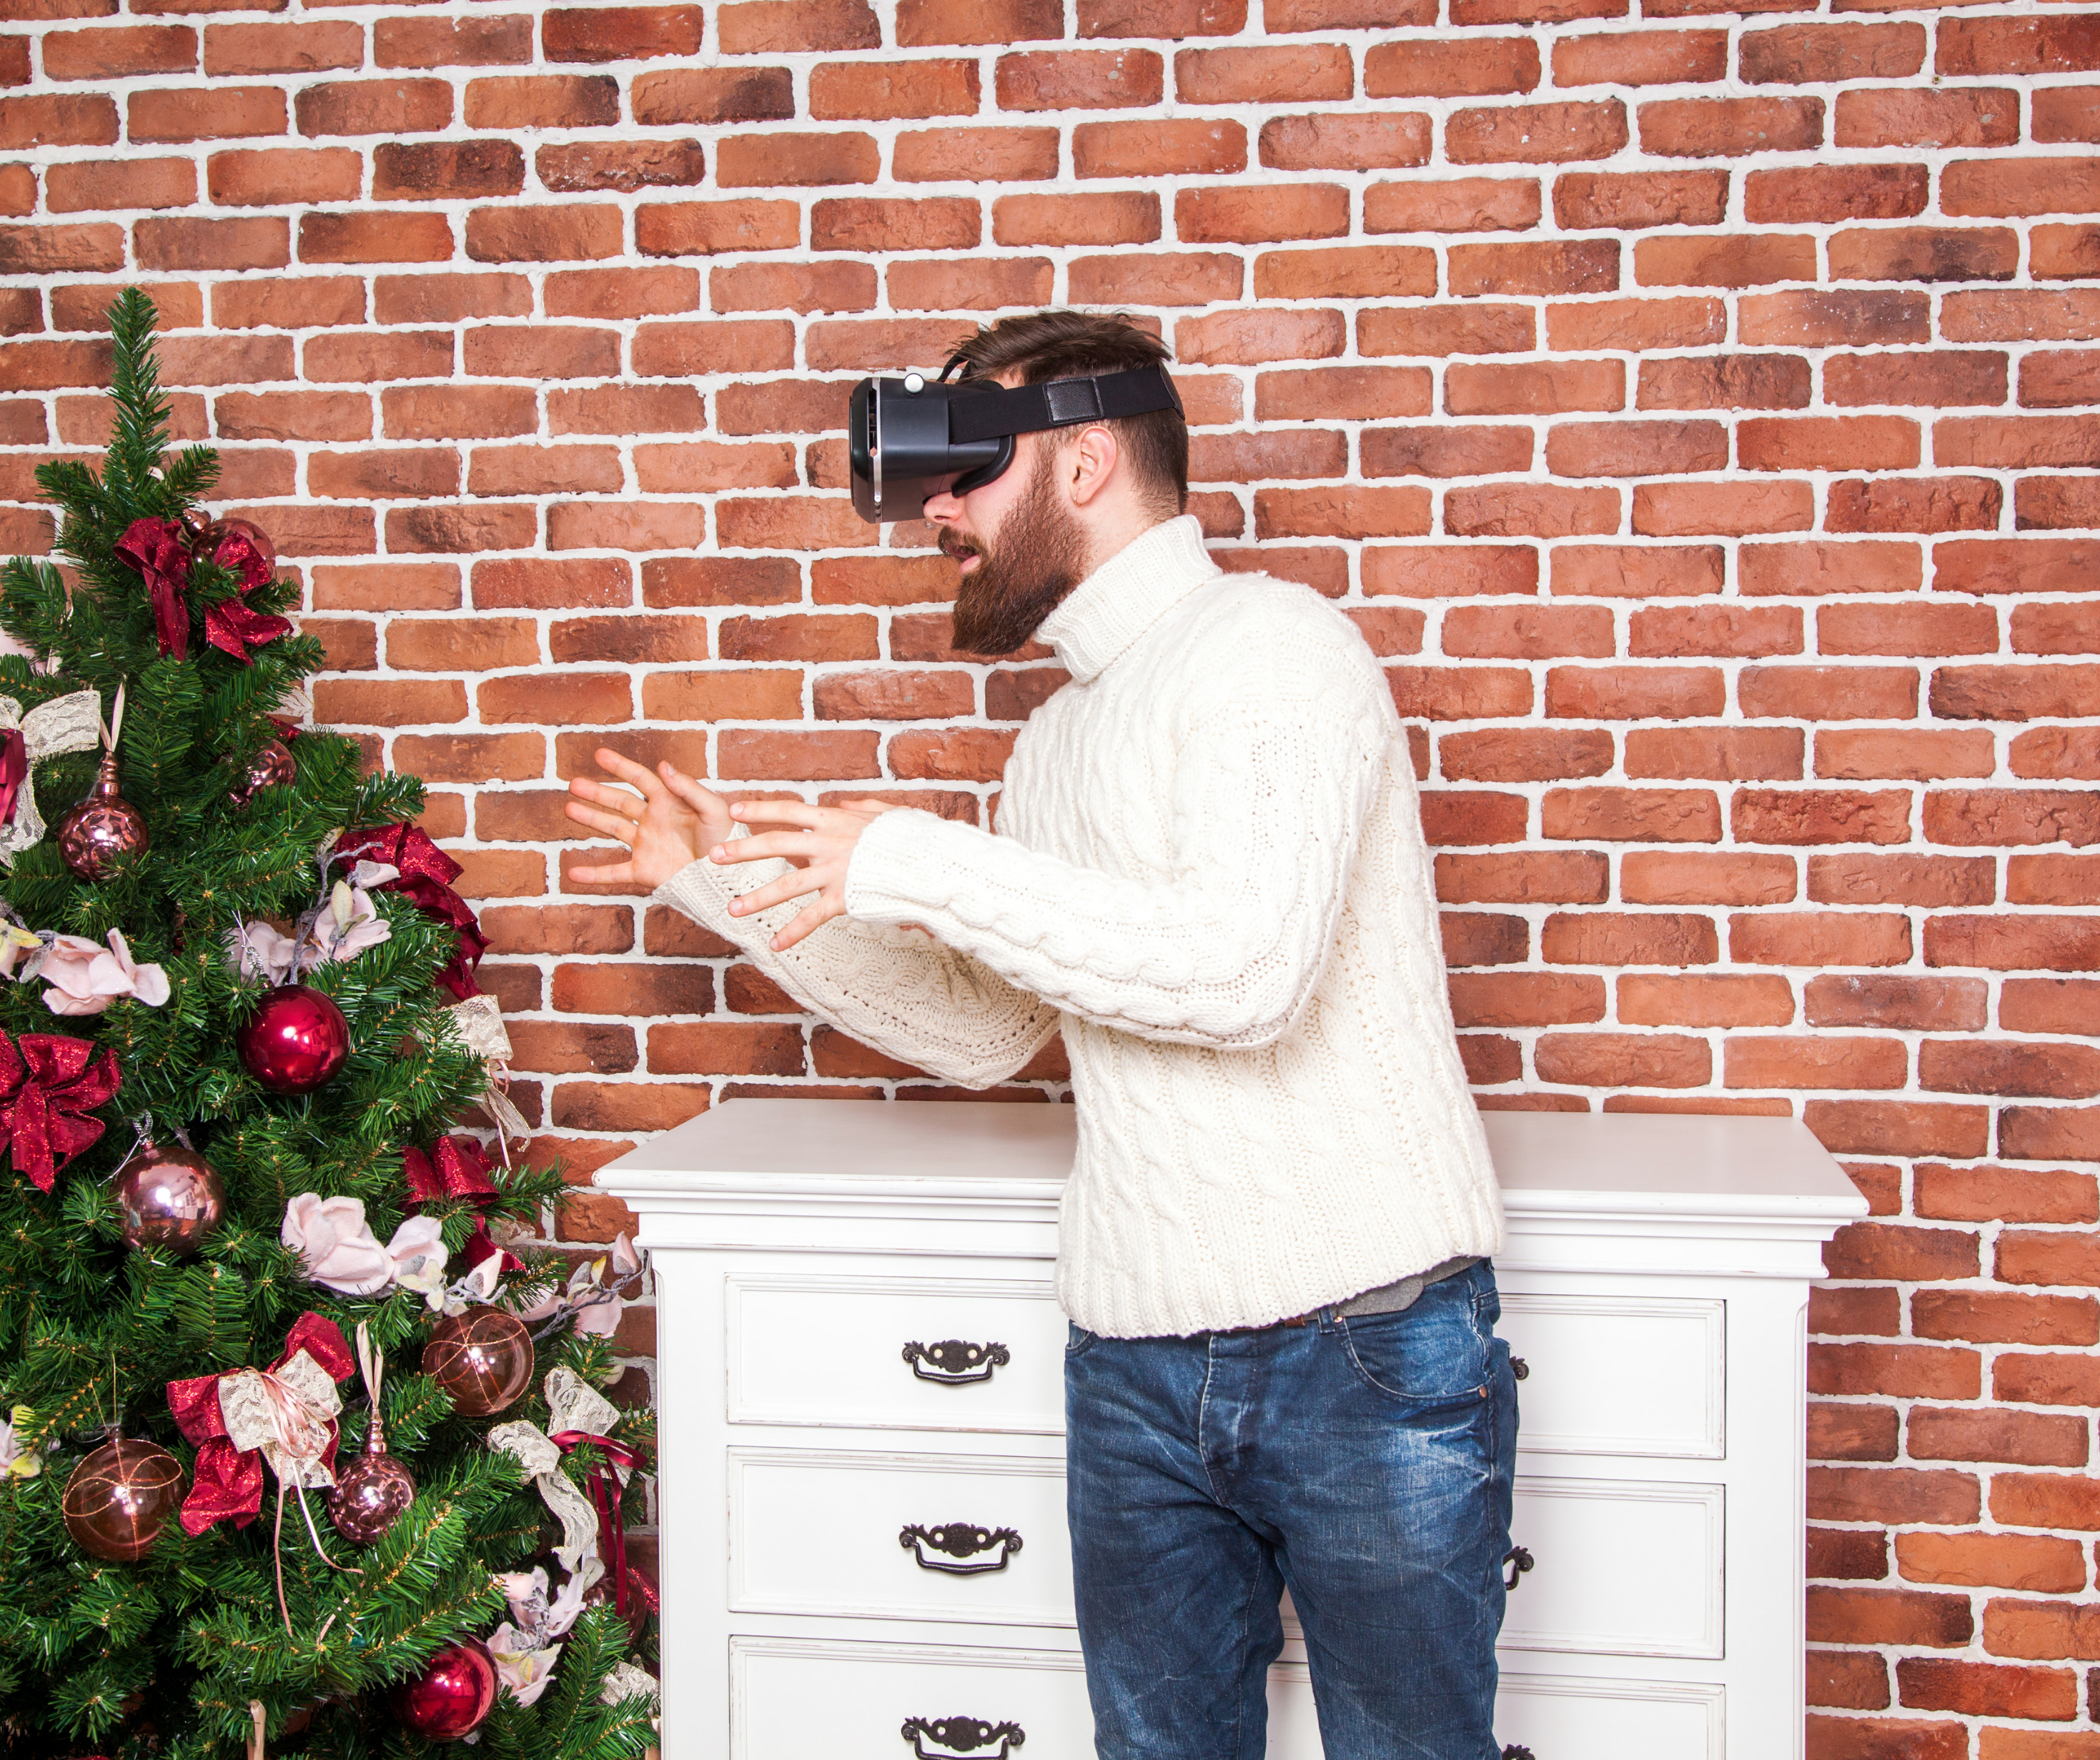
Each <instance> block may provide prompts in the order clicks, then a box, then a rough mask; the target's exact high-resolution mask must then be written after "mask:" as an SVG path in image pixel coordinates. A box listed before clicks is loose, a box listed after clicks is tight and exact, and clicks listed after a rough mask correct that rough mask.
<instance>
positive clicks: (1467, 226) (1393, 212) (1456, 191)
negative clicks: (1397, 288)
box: [1364, 178, 1566, 293]
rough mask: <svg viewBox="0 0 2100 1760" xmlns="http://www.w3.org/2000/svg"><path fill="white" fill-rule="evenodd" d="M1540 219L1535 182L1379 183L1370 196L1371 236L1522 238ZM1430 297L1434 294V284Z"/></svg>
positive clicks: (1366, 204)
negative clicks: (1520, 234) (1515, 235)
mask: <svg viewBox="0 0 2100 1760" xmlns="http://www.w3.org/2000/svg"><path fill="white" fill-rule="evenodd" d="M1563 181H1564V182H1565V181H1566V180H1565V179H1563ZM1539 213H1540V204H1539V188H1538V185H1537V183H1535V182H1533V181H1532V180H1530V179H1529V178H1437V179H1435V180H1432V181H1423V182H1419V183H1374V184H1372V185H1371V186H1370V188H1369V189H1368V190H1366V191H1365V192H1364V230H1365V231H1366V232H1520V231H1525V230H1526V229H1528V228H1529V227H1533V226H1536V225H1537V223H1538V217H1539ZM1424 291H1425V292H1428V293H1434V292H1435V291H1436V288H1435V286H1434V284H1433V283H1432V285H1431V286H1430V287H1429V288H1427V289H1425V290H1424Z"/></svg>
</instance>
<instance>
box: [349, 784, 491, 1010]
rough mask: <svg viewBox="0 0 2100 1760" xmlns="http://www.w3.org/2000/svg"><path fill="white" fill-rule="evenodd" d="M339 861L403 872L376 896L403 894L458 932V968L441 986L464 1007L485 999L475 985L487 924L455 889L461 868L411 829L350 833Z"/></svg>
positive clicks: (453, 966)
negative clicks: (472, 999) (474, 998)
mask: <svg viewBox="0 0 2100 1760" xmlns="http://www.w3.org/2000/svg"><path fill="white" fill-rule="evenodd" d="M335 858H336V860H339V861H351V862H355V861H357V860H365V861H373V862H383V863H385V864H386V865H387V866H389V867H392V868H398V869H400V871H401V877H400V878H399V879H398V880H386V881H382V882H380V884H379V885H378V886H377V887H375V888H373V890H374V891H380V892H398V893H399V894H400V895H402V896H403V897H404V898H405V899H408V900H411V901H412V903H413V904H415V905H416V906H417V909H420V910H421V911H422V912H423V913H425V914H426V915H427V916H430V917H435V918H436V919H437V920H438V921H439V922H441V923H444V924H446V925H448V926H450V927H451V928H452V929H455V930H457V931H458V932H459V947H458V949H457V951H456V952H455V953H453V955H452V962H451V963H450V964H449V965H448V966H446V967H445V969H444V970H443V971H441V972H439V974H438V982H439V983H441V984H443V986H444V987H445V988H447V989H448V990H449V991H451V992H452V994H453V995H454V996H456V997H458V998H459V999H460V1001H462V1002H464V1001H466V999H467V998H468V997H472V996H479V995H480V994H481V986H480V985H479V983H476V982H475V981H474V967H475V966H479V964H480V963H481V957H482V955H483V954H484V953H487V951H488V937H487V935H483V933H482V932H481V924H480V923H479V921H477V920H476V918H475V917H474V913H473V911H472V910H470V909H469V908H468V906H467V902H466V900H465V899H463V898H461V896H460V895H459V894H458V893H457V892H455V891H452V882H453V881H455V880H457V878H459V877H460V874H461V872H462V871H463V870H462V869H461V867H460V865H459V864H458V863H457V862H456V861H454V860H452V857H451V856H448V855H447V854H445V852H444V851H443V850H441V849H439V847H438V846H437V845H436V844H435V843H432V842H431V841H430V839H429V838H427V837H426V836H424V834H422V833H421V832H420V831H418V830H417V829H416V828H415V827H414V826H413V825H376V826H369V827H367V828H365V829H360V830H356V831H346V832H344V833H343V834H342V837H341V838H339V839H338V840H337V843H336V847H335Z"/></svg>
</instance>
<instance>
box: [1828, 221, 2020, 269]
mask: <svg viewBox="0 0 2100 1760" xmlns="http://www.w3.org/2000/svg"><path fill="white" fill-rule="evenodd" d="M2019 260H2020V248H2019V237H2018V234H2016V233H2015V232H2014V231H2012V230H2011V228H2010V227H1875V228H1872V229H1861V230H1859V231H1843V232H1838V233H1836V234H1833V235H1832V237H1831V240H1830V273H1831V274H1832V275H1833V276H1835V277H1838V278H1840V279H1844V280H1847V281H2007V280H2010V279H2012V277H2013V275H2014V272H2015V271H2017V270H2018V267H2019Z"/></svg>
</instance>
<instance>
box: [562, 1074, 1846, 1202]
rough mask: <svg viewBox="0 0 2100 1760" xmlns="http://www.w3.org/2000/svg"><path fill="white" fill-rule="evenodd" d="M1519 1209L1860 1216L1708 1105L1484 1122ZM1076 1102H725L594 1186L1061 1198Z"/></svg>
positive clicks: (1805, 1144) (1814, 1149) (1777, 1127)
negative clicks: (1678, 1110) (1695, 1110)
mask: <svg viewBox="0 0 2100 1760" xmlns="http://www.w3.org/2000/svg"><path fill="white" fill-rule="evenodd" d="M1484 1117H1485V1121H1486V1124H1487V1131H1488V1143H1489V1148H1490V1150H1491V1151H1492V1152H1493V1157H1494V1164H1495V1172H1496V1174H1497V1176H1498V1178H1499V1179H1500V1180H1501V1182H1502V1196H1503V1202H1504V1203H1505V1204H1506V1206H1507V1208H1508V1209H1509V1211H1510V1212H1511V1216H1512V1217H1517V1216H1521V1215H1524V1214H1527V1213H1529V1214H1535V1215H1543V1214H1565V1213H1567V1212H1570V1211H1582V1212H1590V1213H1593V1214H1599V1215H1608V1214H1621V1215H1623V1214H1630V1213H1650V1214H1652V1213H1654V1212H1658V1211H1660V1212H1676V1213H1679V1214H1687V1213H1691V1214H1696V1213H1712V1214H1732V1215H1738V1216H1740V1215H1745V1214H1749V1213H1759V1214H1766V1215H1786V1216H1791V1217H1802V1218H1811V1217H1813V1218H1821V1219H1827V1220H1829V1221H1832V1222H1837V1221H1848V1220H1850V1219H1851V1218H1852V1217H1857V1216H1861V1215H1864V1213H1865V1211H1866V1205H1865V1203H1864V1200H1863V1199H1861V1198H1860V1195H1859V1192H1858V1190H1857V1189H1856V1188H1855V1186H1853V1184H1852V1182H1851V1180H1850V1179H1849V1178H1847V1177H1846V1174H1845V1172H1844V1170H1843V1169H1842V1168H1840V1167H1839V1166H1838V1164H1837V1163H1836V1162H1835V1161H1833V1160H1832V1159H1831V1158H1830V1156H1829V1154H1828V1152H1827V1151H1824V1148H1823V1146H1822V1145H1821V1144H1820V1143H1819V1142H1816V1140H1815V1137H1814V1136H1813V1135H1812V1134H1811V1133H1810V1131H1809V1129H1808V1128H1807V1126H1806V1125H1805V1124H1802V1122H1801V1121H1800V1120H1798V1119H1785V1118H1742V1117H1724V1116H1717V1115H1706V1114H1649V1113H1629V1112H1489V1113H1486V1114H1485V1115H1484ZM1073 1146H1074V1115H1073V1111H1072V1109H1071V1108H1070V1107H1065V1106H1031V1105H1026V1104H1021V1103H1008V1102H990V1101H968V1100H964V1101H924V1102H893V1101H879V1100H786V1099H783V1100H728V1101H724V1102H722V1103H721V1105H719V1106H717V1107H715V1108H714V1109H713V1110H712V1111H708V1112H704V1113H702V1114H701V1115H700V1116H699V1117H698V1118H696V1119H693V1120H689V1121H688V1122H687V1123H686V1124H682V1125H680V1126H678V1127H677V1129H675V1130H669V1131H666V1132H664V1133H662V1134H661V1135H660V1136H658V1137H655V1138H653V1139H652V1140H651V1141H650V1142H647V1143H645V1144H644V1145H643V1146H642V1147H641V1148H639V1149H637V1150H635V1151H633V1153H632V1154H629V1155H623V1156H622V1157H621V1158H620V1159H619V1160H617V1161H614V1162H611V1163H609V1164H607V1166H605V1167H604V1168H601V1169H600V1170H599V1172H598V1177H597V1181H596V1183H597V1185H598V1186H599V1187H601V1188H602V1189H603V1190H609V1191H613V1192H616V1193H618V1194H619V1195H620V1196H621V1197H623V1198H625V1199H627V1200H628V1201H629V1203H632V1204H633V1205H634V1207H635V1208H637V1209H640V1210H643V1211H646V1210H648V1209H650V1208H652V1200H654V1201H655V1203H660V1204H663V1203H668V1205H669V1206H670V1207H672V1208H688V1207H690V1206H691V1205H692V1204H693V1203H695V1201H696V1200H697V1201H699V1202H702V1203H704V1201H705V1200H706V1199H707V1198H708V1195H725V1196H726V1195H730V1194H735V1193H747V1194H757V1193H763V1194H765V1195H768V1196H770V1197H774V1198H800V1199H811V1200H822V1199H825V1198H827V1197H837V1198H845V1197H856V1198H860V1199H877V1198H893V1199H907V1200H908V1199H927V1198H932V1197H934V1196H937V1195H942V1196H950V1197H955V1198H963V1197H968V1198H970V1199H978V1200H984V1199H990V1200H992V1201H994V1202H998V1201H1000V1200H1004V1201H1006V1202H1008V1203H1030V1202H1034V1203H1043V1202H1046V1201H1054V1199H1056V1197H1057V1193H1058V1191H1059V1190H1060V1189H1061V1187H1062V1186H1063V1185H1064V1182H1065V1176H1066V1174H1067V1173H1069V1172H1070V1168H1071V1164H1072V1153H1073Z"/></svg>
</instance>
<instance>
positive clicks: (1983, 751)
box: [1815, 728, 1997, 904]
mask: <svg viewBox="0 0 2100 1760" xmlns="http://www.w3.org/2000/svg"><path fill="white" fill-rule="evenodd" d="M1996 768H1997V754H1996V742H1995V741H1993V740H1992V737H1991V736H1990V735H1989V734H1988V733H1983V732H1980V731H1979V732H1975V733H1967V732H1935V733H1921V732H1917V731H1914V730H1912V729H1908V728H1862V729H1859V730H1856V731H1854V730H1846V731H1845V732H1842V733H1838V732H1830V731H1825V732H1823V733H1818V734H1817V735H1816V736H1815V773H1816V775H1818V776H1819V777H1835V778H1837V779H1838V780H1841V781H1855V780H1861V779H1873V778H1877V777H1907V778H1908V779H1910V780H1912V781H1930V780H1931V779H1933V778H1935V777H1957V776H1988V775H1990V774H1991V772H1992V771H1993V770H1995V769H1996ZM1917 902H1920V903H1922V902H1925V901H1924V900H1918V901H1917ZM1934 902H1939V903H1949V904H1954V903H1960V904H1978V903H1982V904H1988V903H1989V902H1990V901H1989V900H1988V898H1986V899H1983V900H1977V899H1960V900H1935V901H1934Z"/></svg>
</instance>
